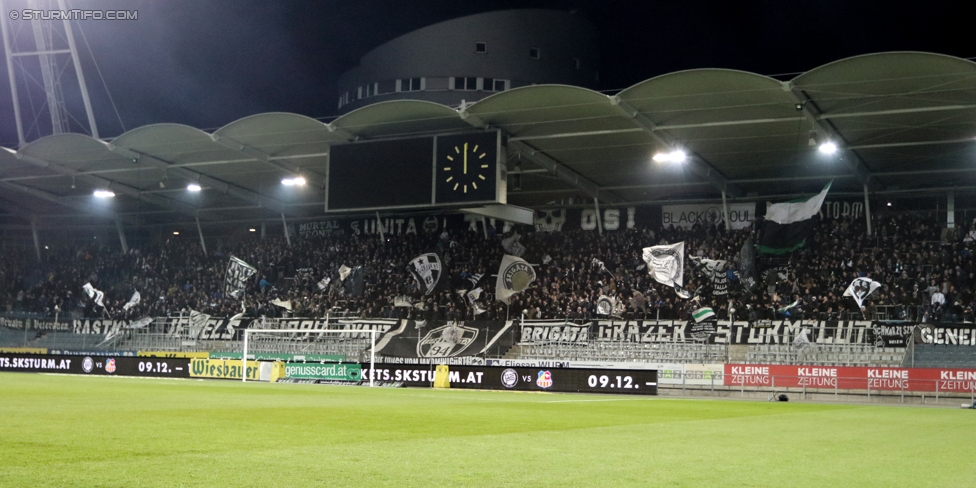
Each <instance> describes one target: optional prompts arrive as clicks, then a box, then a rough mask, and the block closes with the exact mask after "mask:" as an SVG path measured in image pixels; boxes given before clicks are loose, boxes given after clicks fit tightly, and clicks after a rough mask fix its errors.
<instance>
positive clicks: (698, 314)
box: [691, 307, 715, 322]
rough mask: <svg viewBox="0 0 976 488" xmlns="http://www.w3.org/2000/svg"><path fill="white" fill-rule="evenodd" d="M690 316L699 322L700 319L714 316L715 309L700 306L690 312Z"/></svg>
mask: <svg viewBox="0 0 976 488" xmlns="http://www.w3.org/2000/svg"><path fill="white" fill-rule="evenodd" d="M691 316H692V317H693V318H694V319H695V322H701V321H702V320H708V319H710V318H713V317H715V311H714V310H712V307H702V308H699V309H698V310H695V311H694V312H692V313H691Z"/></svg>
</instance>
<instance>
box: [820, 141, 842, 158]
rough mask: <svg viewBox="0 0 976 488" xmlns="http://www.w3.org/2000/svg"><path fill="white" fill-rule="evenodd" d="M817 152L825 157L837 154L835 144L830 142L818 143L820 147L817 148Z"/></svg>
mask: <svg viewBox="0 0 976 488" xmlns="http://www.w3.org/2000/svg"><path fill="white" fill-rule="evenodd" d="M817 150H819V151H820V152H822V153H824V154H827V155H830V154H834V153H835V152H837V144H834V143H833V142H831V141H824V142H822V143H820V147H818V148H817Z"/></svg>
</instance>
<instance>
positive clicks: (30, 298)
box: [2, 213, 976, 322]
mask: <svg viewBox="0 0 976 488" xmlns="http://www.w3.org/2000/svg"><path fill="white" fill-rule="evenodd" d="M876 220H877V221H878V223H877V224H876V231H875V233H876V237H866V235H865V234H866V233H865V232H864V230H863V226H864V223H863V221H861V220H849V219H839V220H825V221H822V222H820V223H819V224H818V225H817V227H816V228H815V230H814V234H813V238H812V239H811V240H810V242H809V244H808V246H807V247H806V248H805V249H802V250H800V251H798V252H796V253H794V255H793V257H792V259H791V260H780V261H782V262H780V261H777V260H767V262H766V263H764V266H765V267H766V268H767V271H766V272H764V273H762V274H761V275H760V276H758V277H757V278H758V279H759V280H760V282H761V286H758V287H757V288H756V289H755V290H754V293H743V292H741V291H740V287H737V286H736V284H737V279H738V276H737V275H736V274H734V271H736V270H737V266H738V263H737V255H738V249H739V248H740V247H741V246H742V243H743V242H745V240H746V239H748V238H754V237H755V236H756V234H757V231H756V230H755V228H747V229H744V230H739V231H735V230H733V231H725V230H724V229H723V228H721V227H713V226H706V227H702V226H696V227H695V228H694V229H692V230H683V229H680V228H670V227H669V228H666V229H662V228H658V229H648V228H639V227H638V228H634V229H629V230H622V231H619V232H616V233H608V234H607V235H603V236H600V235H599V234H597V233H595V232H582V231H575V232H563V233H544V232H530V233H527V234H526V235H525V236H523V238H522V243H523V244H524V245H525V246H526V248H527V249H528V251H527V254H526V256H525V257H526V258H527V259H528V260H529V261H530V262H534V263H540V262H541V261H542V260H543V259H545V257H546V256H548V258H550V259H551V262H548V263H547V264H541V265H539V266H538V267H537V270H538V271H537V273H538V279H537V281H536V285H535V286H534V287H532V288H530V289H529V290H528V291H526V292H524V293H522V294H519V295H516V296H515V297H514V298H513V301H512V304H511V307H510V309H509V310H506V307H505V306H504V305H503V304H502V303H501V302H497V301H495V300H494V297H493V288H494V287H493V285H494V282H493V279H492V278H491V273H492V272H493V271H494V270H495V269H496V267H497V263H498V262H499V260H500V259H501V256H502V254H503V249H502V247H501V245H500V244H499V241H500V239H502V238H503V237H506V236H504V235H493V236H490V237H489V238H488V239H485V238H484V236H482V234H481V233H480V232H456V233H453V234H451V233H447V232H445V233H442V234H440V235H435V234H427V235H425V234H420V235H407V236H391V237H390V238H389V239H390V240H389V241H388V242H392V244H386V243H381V242H380V241H379V240H378V239H376V238H370V237H368V236H357V235H337V236H331V237H324V238H309V239H304V240H299V241H298V242H296V243H294V245H293V246H288V245H287V244H286V243H285V242H284V241H283V240H282V239H274V238H268V239H264V240H261V239H259V238H257V237H255V238H253V239H244V240H241V241H239V242H236V243H233V244H230V245H225V246H224V247H223V248H221V249H219V250H216V251H213V252H211V254H209V255H204V254H203V253H202V252H201V251H200V250H199V246H197V245H195V243H193V242H188V241H181V240H178V239H170V240H167V241H166V242H164V243H162V244H161V245H159V246H147V247H145V248H143V249H132V250H130V252H129V253H128V254H121V253H119V252H118V251H117V250H116V249H113V248H111V246H106V247H98V246H94V245H89V246H82V247H77V248H63V249H52V250H51V252H50V254H49V258H48V259H47V261H46V262H45V263H44V264H43V265H42V266H37V265H34V264H26V263H31V262H32V260H31V259H29V258H28V257H27V252H28V251H27V250H17V249H13V250H10V251H9V252H7V253H5V254H4V257H3V258H2V261H3V265H2V266H3V271H4V273H5V275H6V276H8V277H10V278H11V279H8V280H5V290H3V292H4V293H3V298H4V300H5V301H6V303H5V305H6V307H5V308H6V310H7V311H8V312H14V313H18V312H19V313H25V312H27V313H35V314H40V315H42V316H47V317H51V316H53V315H54V314H55V313H60V314H62V316H63V317H73V318H80V317H91V318H97V317H102V318H108V317H111V318H137V317H144V316H166V315H168V314H171V313H179V312H189V311H190V310H196V311H201V312H205V313H208V314H211V315H215V316H231V315H235V314H238V313H240V312H241V303H240V302H239V301H235V300H225V297H224V296H223V288H222V282H223V275H224V271H225V267H226V260H227V258H228V256H230V255H234V256H238V257H240V258H242V259H244V260H245V261H247V262H249V263H252V264H253V265H254V266H255V267H257V268H258V273H257V278H256V279H255V280H254V281H253V282H252V283H250V284H249V287H250V288H249V289H248V290H247V296H246V299H245V302H244V303H245V310H244V313H245V315H246V316H251V317H257V316H267V317H281V316H293V317H323V316H325V315H326V314H327V313H332V314H336V313H345V314H350V315H354V316H360V317H389V318H397V317H401V318H415V319H441V320H444V319H448V320H450V319H469V320H470V319H472V318H473V317H474V315H473V313H474V310H473V307H472V306H471V304H470V303H468V302H467V301H466V300H465V299H464V297H462V296H461V295H459V294H457V293H455V291H456V290H455V289H456V288H457V287H459V286H462V285H461V284H460V283H462V282H463V280H464V278H465V277H469V276H471V275H474V274H483V275H484V277H483V278H482V281H480V282H479V285H480V286H481V287H483V288H484V290H485V294H484V295H483V304H484V307H485V309H486V312H485V314H484V315H480V316H479V318H482V319H489V320H493V319H504V318H506V315H507V314H510V315H517V314H519V313H525V314H526V316H527V317H529V318H554V319H567V320H570V321H574V320H575V321H580V320H590V319H594V318H596V317H597V308H596V305H597V300H598V298H599V297H600V296H601V295H609V296H614V297H616V298H617V299H618V302H620V303H621V304H622V306H623V310H622V312H621V315H622V316H623V317H624V318H628V317H629V318H660V319H680V320H684V319H688V318H689V314H690V311H691V309H692V307H693V305H691V304H690V303H689V302H688V301H686V300H683V299H681V298H679V297H677V296H676V295H675V294H674V293H672V292H671V291H670V290H668V289H667V288H666V287H663V286H660V285H659V284H657V283H656V282H654V281H653V280H652V279H651V278H650V277H649V276H648V275H647V273H646V271H640V270H639V269H638V268H640V265H641V264H642V261H641V258H640V248H641V247H643V246H647V245H651V244H657V243H669V242H678V241H685V243H686V256H688V257H693V256H700V257H707V258H712V259H728V260H729V261H730V264H731V266H732V270H733V273H730V275H729V276H730V280H731V285H732V286H731V287H730V289H731V290H732V293H731V294H730V295H729V296H728V297H729V300H725V299H721V300H720V299H716V300H714V301H713V303H711V306H712V307H713V308H714V309H715V313H716V315H717V316H718V318H719V319H726V318H728V317H729V309H730V308H735V309H736V310H737V312H736V316H737V318H748V319H749V320H750V321H752V320H773V319H781V318H783V317H784V313H782V312H778V310H779V309H781V308H782V307H783V306H784V305H786V304H790V303H792V302H794V301H796V300H799V303H798V305H797V306H796V307H794V308H792V309H790V310H789V311H788V313H789V317H790V318H791V319H797V318H815V319H828V320H847V319H858V320H873V319H904V320H912V321H919V322H938V321H945V322H964V321H968V322H972V321H973V319H974V316H973V309H974V306H976V301H974V300H976V297H974V294H973V292H972V286H971V276H972V275H973V273H976V261H974V259H973V254H972V251H971V248H972V246H973V241H972V240H964V236H967V235H968V234H969V231H970V230H971V227H970V225H971V224H964V225H963V226H962V228H961V229H959V230H958V232H956V233H955V234H950V235H948V236H943V235H941V233H940V229H938V228H937V227H936V226H934V225H932V224H931V221H932V220H933V216H932V215H929V214H927V213H901V214H892V215H881V216H879V217H876ZM429 251H436V252H438V253H440V254H441V255H442V256H443V260H444V263H445V268H446V270H445V273H446V274H445V276H448V277H449V279H448V280H445V281H450V282H449V283H447V284H448V285H450V286H445V287H444V288H443V289H442V290H438V291H435V292H434V293H432V294H431V295H428V296H423V294H422V293H421V292H420V290H418V287H417V284H416V282H415V280H414V279H413V278H412V277H411V276H410V275H409V273H408V272H407V270H406V264H407V262H408V261H409V260H410V259H412V258H413V257H415V256H416V255H419V254H421V253H424V252H429ZM596 263H600V266H597V264H596ZM343 264H348V265H358V264H362V265H363V266H364V275H365V279H366V284H365V292H364V293H363V295H362V296H350V295H347V294H345V293H344V292H343V289H342V287H341V282H340V280H339V276H338V271H337V269H338V268H339V267H340V266H341V265H343ZM692 268H693V266H691V265H690V263H689V264H688V265H686V267H685V283H686V288H687V289H688V290H689V291H692V292H695V291H698V292H699V293H700V294H705V295H706V296H707V295H708V291H709V286H710V284H709V283H707V282H706V281H707V280H703V279H701V277H699V276H696V275H695V273H694V271H693V270H692ZM855 277H870V278H872V279H874V280H876V281H879V282H881V283H883V286H882V288H881V289H880V290H878V291H877V292H875V293H874V294H872V295H871V296H870V297H869V298H868V300H867V301H866V302H865V303H864V307H863V308H862V309H858V307H857V306H856V305H855V303H854V302H853V301H852V300H850V299H849V298H846V297H843V292H844V289H845V288H846V287H847V286H848V284H849V283H850V282H851V280H852V279H853V278H855ZM323 278H331V284H330V285H329V286H328V287H327V288H326V289H325V290H320V289H319V288H318V286H317V283H319V282H320V281H321V280H322V279H323ZM89 281H90V282H92V283H93V284H94V285H95V286H96V287H98V288H99V289H101V290H103V291H105V293H106V300H105V302H106V303H105V304H106V307H105V310H104V311H103V310H102V309H101V308H100V307H95V306H93V304H92V303H91V301H90V300H89V299H88V298H87V297H85V296H84V294H83V293H81V285H82V284H84V283H86V282H89ZM465 286H466V287H468V288H470V286H467V285H465ZM699 288H701V290H699ZM135 290H138V291H140V293H141V294H142V296H143V297H144V298H143V300H142V302H141V303H140V304H139V305H137V306H136V307H133V308H132V309H130V310H128V311H123V310H121V305H122V304H123V303H124V302H125V301H126V300H127V299H128V297H129V296H130V295H131V294H132V292H133V291H135ZM936 292H939V293H941V294H943V295H944V296H945V297H946V299H945V304H934V305H933V303H932V301H931V296H932V295H933V294H934V293H936ZM397 296H409V297H411V299H412V300H414V301H421V300H422V301H423V302H424V303H425V307H424V308H425V310H423V311H421V310H418V309H416V308H414V309H404V308H396V307H394V300H393V299H394V297H397ZM275 298H280V299H282V300H290V301H291V303H292V305H293V309H292V310H291V311H287V310H285V309H282V308H279V307H276V306H273V305H271V303H270V300H272V299H275Z"/></svg>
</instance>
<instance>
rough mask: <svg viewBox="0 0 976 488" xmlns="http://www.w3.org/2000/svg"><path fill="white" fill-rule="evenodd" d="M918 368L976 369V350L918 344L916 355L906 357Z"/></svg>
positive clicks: (908, 361) (969, 347)
mask: <svg viewBox="0 0 976 488" xmlns="http://www.w3.org/2000/svg"><path fill="white" fill-rule="evenodd" d="M905 363H907V365H908V366H912V365H914V367H916V368H943V367H949V368H958V367H976V348H973V347H971V346H947V345H941V344H917V345H916V346H915V350H914V354H913V355H907V354H906V357H905Z"/></svg>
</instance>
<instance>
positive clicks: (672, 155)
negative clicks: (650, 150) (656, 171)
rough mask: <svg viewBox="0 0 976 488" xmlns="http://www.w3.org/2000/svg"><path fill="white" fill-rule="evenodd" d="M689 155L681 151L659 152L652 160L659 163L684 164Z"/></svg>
mask: <svg viewBox="0 0 976 488" xmlns="http://www.w3.org/2000/svg"><path fill="white" fill-rule="evenodd" d="M687 157H688V156H687V155H686V154H685V152H684V151H682V150H681V149H675V150H674V151H671V152H666V153H663V152H659V153H657V154H655V155H654V157H653V158H652V159H654V161H655V162H658V163H683V162H684V161H685V159H687Z"/></svg>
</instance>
